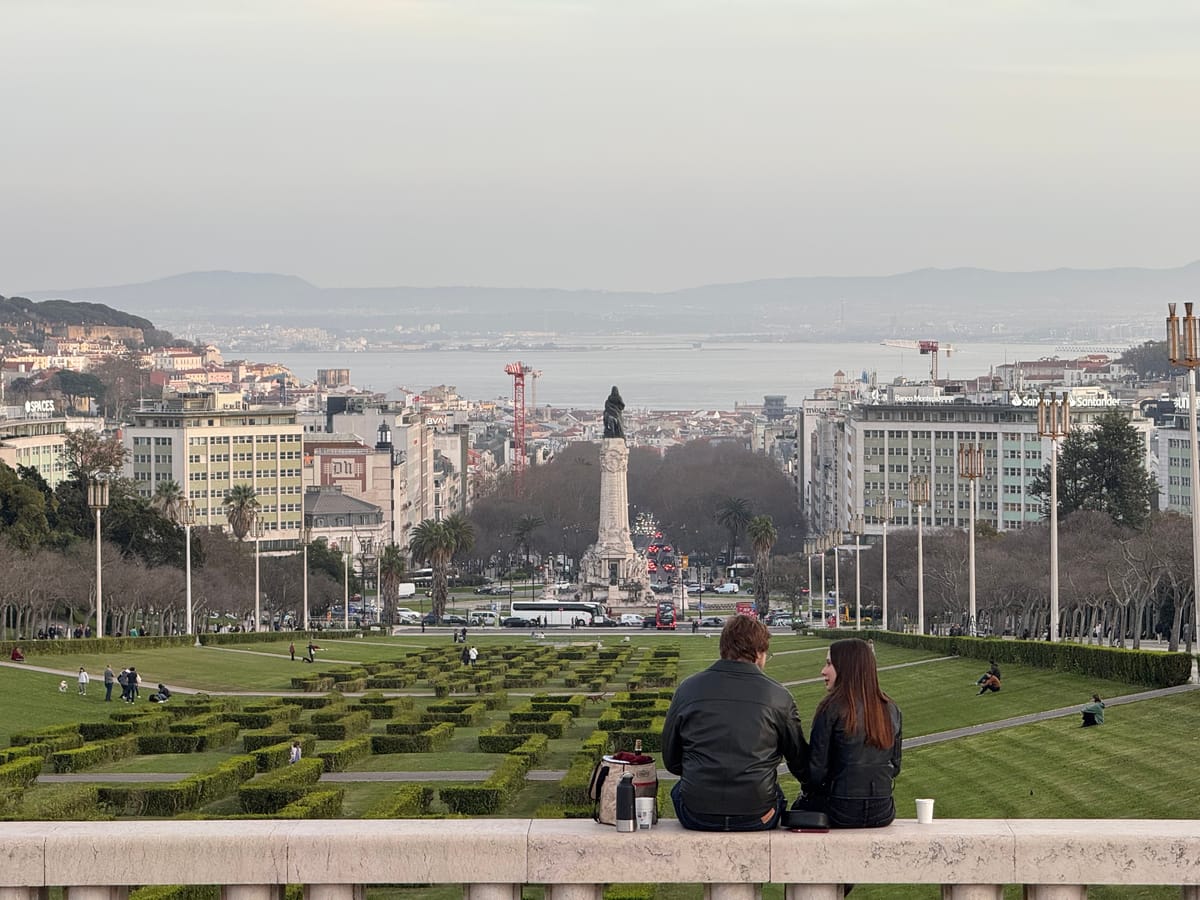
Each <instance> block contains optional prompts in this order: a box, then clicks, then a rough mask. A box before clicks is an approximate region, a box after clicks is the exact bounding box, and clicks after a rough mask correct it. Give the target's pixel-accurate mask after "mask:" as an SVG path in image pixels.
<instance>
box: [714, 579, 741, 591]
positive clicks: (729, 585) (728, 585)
mask: <svg viewBox="0 0 1200 900" xmlns="http://www.w3.org/2000/svg"><path fill="white" fill-rule="evenodd" d="M740 590H741V588H740V587H738V586H737V585H736V584H734V583H733V582H732V581H727V582H725V583H724V584H719V585H717V586H716V587H715V588H713V593H714V594H736V593H737V592H738V591H740Z"/></svg>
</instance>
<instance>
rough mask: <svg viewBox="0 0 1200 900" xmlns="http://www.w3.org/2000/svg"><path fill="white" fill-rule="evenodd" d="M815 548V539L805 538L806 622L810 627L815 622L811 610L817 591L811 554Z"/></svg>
mask: <svg viewBox="0 0 1200 900" xmlns="http://www.w3.org/2000/svg"><path fill="white" fill-rule="evenodd" d="M816 550H817V542H816V541H814V540H813V539H812V538H808V539H807V540H805V542H804V556H805V558H806V559H807V560H808V624H809V627H810V628H811V627H813V623H814V622H816V618H815V617H814V616H813V610H814V609H815V607H814V606H813V602H814V599H815V597H816V593H817V592H816V591H814V590H813V556H814V555H815V554H816ZM822 602H824V601H822Z"/></svg>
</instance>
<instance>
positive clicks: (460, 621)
mask: <svg viewBox="0 0 1200 900" xmlns="http://www.w3.org/2000/svg"><path fill="white" fill-rule="evenodd" d="M442 624H443V625H470V624H471V623H470V622H468V621H467V620H466V617H464V616H443V617H442Z"/></svg>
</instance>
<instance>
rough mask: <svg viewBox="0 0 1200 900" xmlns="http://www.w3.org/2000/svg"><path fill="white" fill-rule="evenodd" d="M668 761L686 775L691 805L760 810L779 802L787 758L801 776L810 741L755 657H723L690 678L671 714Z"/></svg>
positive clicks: (720, 811)
mask: <svg viewBox="0 0 1200 900" xmlns="http://www.w3.org/2000/svg"><path fill="white" fill-rule="evenodd" d="M662 749H663V765H665V766H666V768H667V771H668V772H671V773H673V774H675V775H679V776H681V778H680V782H681V787H680V790H681V792H682V799H683V804H684V806H685V807H687V809H688V810H689V811H691V812H694V813H699V814H702V815H718V816H721V815H724V816H739V815H758V814H760V813H764V812H766V811H767V810H769V809H771V808H772V807H774V806H775V802H776V788H777V784H778V780H777V778H776V775H775V770H776V769H777V768H778V766H779V760H780V758H782V759H783V760H785V761H786V762H787V766H788V769H789V770H790V771H791V773H792V774H793V775H795V776H796V777H797V778H798V779H799V778H802V777H803V775H804V772H805V767H806V765H807V762H808V745H807V744H805V742H804V732H803V730H802V729H801V727H800V715H799V713H798V712H797V711H796V702H795V700H793V699H792V695H791V694H789V693H788V691H787V688H785V687H784V686H783V685H781V684H780V683H779V682H777V681H775V680H774V679H772V678H768V677H767V676H766V675H764V674H763V672H762V670H761V669H759V668H758V666H756V665H755V664H754V663H751V662H740V661H735V660H727V659H721V660H717V661H716V662H715V663H713V664H712V665H711V666H709V667H708V668H707V669H705V670H704V671H703V672H697V673H696V674H695V675H692V676H691V677H690V678H687V679H685V680H684V682H683V683H682V684H680V685H679V688H678V689H677V690H676V691H675V697H674V698H673V699H672V700H671V708H670V709H669V710H668V711H667V720H666V724H665V725H664V726H663V736H662Z"/></svg>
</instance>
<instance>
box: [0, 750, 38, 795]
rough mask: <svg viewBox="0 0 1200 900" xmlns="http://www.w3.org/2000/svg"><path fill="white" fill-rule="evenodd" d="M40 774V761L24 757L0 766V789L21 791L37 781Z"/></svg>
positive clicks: (35, 758) (33, 757) (31, 757)
mask: <svg viewBox="0 0 1200 900" xmlns="http://www.w3.org/2000/svg"><path fill="white" fill-rule="evenodd" d="M41 772H42V760H41V759H40V758H39V757H37V756H26V757H24V758H22V759H15V760H13V761H12V762H9V763H5V764H4V765H2V766H0V788H16V789H17V790H23V789H25V788H27V787H28V786H29V785H31V784H33V783H34V782H35V781H37V777H38V775H40V774H41Z"/></svg>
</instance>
